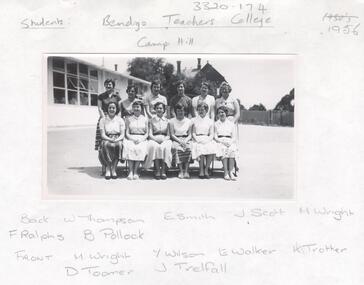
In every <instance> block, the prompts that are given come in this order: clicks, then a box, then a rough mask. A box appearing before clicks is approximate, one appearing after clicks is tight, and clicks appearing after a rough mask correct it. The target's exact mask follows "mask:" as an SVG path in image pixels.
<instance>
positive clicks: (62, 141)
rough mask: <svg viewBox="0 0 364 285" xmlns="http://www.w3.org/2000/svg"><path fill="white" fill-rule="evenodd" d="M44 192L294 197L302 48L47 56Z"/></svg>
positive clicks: (59, 195) (148, 197)
mask: <svg viewBox="0 0 364 285" xmlns="http://www.w3.org/2000/svg"><path fill="white" fill-rule="evenodd" d="M44 76H45V80H44V96H43V98H44V100H43V103H44V104H43V114H44V116H43V118H44V122H43V126H44V127H43V130H44V131H43V141H44V148H43V149H44V150H43V154H44V160H43V161H44V163H43V174H44V175H43V186H44V187H43V198H44V199H99V198H101V199H115V198H116V199H121V200H144V201H153V200H154V201H156V200H206V201H210V200H212V201H213V200H215V201H239V200H292V199H294V198H295V144H294V133H295V131H294V117H295V116H294V109H295V56H294V55H275V54H272V55H255V54H75V55H70V54H67V55H63V54H48V55H46V56H45V57H44Z"/></svg>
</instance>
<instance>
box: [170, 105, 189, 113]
mask: <svg viewBox="0 0 364 285" xmlns="http://www.w3.org/2000/svg"><path fill="white" fill-rule="evenodd" d="M173 110H174V112H175V113H176V112H177V110H183V111H186V110H185V107H183V105H182V104H179V103H178V104H176V105H175V106H174V108H173Z"/></svg>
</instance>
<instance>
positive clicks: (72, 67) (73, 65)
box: [67, 62, 77, 75]
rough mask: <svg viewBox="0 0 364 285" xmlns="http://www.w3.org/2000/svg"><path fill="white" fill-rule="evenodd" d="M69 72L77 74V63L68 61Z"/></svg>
mask: <svg viewBox="0 0 364 285" xmlns="http://www.w3.org/2000/svg"><path fill="white" fill-rule="evenodd" d="M67 72H68V73H71V74H75V75H77V63H75V62H74V63H67Z"/></svg>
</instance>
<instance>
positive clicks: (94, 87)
mask: <svg viewBox="0 0 364 285" xmlns="http://www.w3.org/2000/svg"><path fill="white" fill-rule="evenodd" d="M90 91H91V92H95V93H98V92H99V84H98V82H97V81H95V80H91V81H90Z"/></svg>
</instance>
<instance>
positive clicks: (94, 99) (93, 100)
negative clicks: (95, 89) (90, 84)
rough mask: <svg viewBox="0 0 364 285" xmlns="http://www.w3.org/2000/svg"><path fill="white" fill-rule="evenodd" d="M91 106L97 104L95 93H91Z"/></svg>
mask: <svg viewBox="0 0 364 285" xmlns="http://www.w3.org/2000/svg"><path fill="white" fill-rule="evenodd" d="M91 106H97V94H91Z"/></svg>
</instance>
